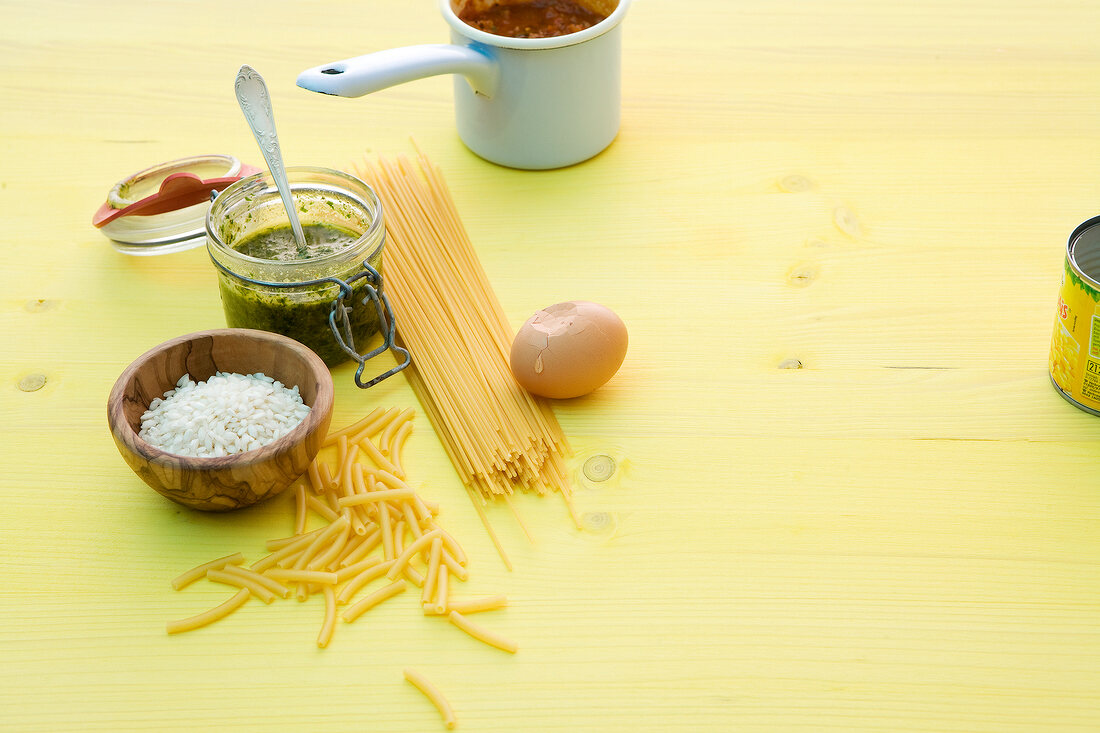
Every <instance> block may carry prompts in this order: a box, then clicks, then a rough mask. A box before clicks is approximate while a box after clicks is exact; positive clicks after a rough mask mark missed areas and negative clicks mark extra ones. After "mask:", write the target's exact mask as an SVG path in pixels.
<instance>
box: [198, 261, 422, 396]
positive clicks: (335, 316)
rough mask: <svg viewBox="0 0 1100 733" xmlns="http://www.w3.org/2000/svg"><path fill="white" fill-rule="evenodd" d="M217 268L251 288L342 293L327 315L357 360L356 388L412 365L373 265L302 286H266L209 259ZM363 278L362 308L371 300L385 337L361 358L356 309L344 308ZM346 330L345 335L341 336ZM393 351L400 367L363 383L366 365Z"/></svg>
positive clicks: (338, 338) (339, 339)
mask: <svg viewBox="0 0 1100 733" xmlns="http://www.w3.org/2000/svg"><path fill="white" fill-rule="evenodd" d="M210 259H211V261H213V263H214V265H215V266H216V267H217V268H218V269H219V270H221V271H222V272H224V273H227V274H229V275H231V276H233V277H235V278H237V279H238V280H242V281H244V282H246V283H250V284H252V285H259V286H260V287H265V288H302V287H308V286H310V285H322V284H325V283H331V284H333V285H335V286H336V287H338V288H339V289H340V292H339V294H338V295H337V296H336V299H335V300H333V301H332V308H331V309H330V310H329V314H328V325H329V328H330V329H331V330H332V336H333V338H335V339H336V343H338V344H339V345H340V348H341V349H343V350H344V352H345V353H346V354H347V355H348V356H349V357H351V358H352V359H354V360H355V361H356V362H357V363H358V364H359V368H358V369H356V370H355V384H356V386H357V387H359V388H360V389H368V388H370V387H373V386H374V385H376V384H378V383H379V382H381V381H382V380H384V379H389V378H390V377H392V376H393V375H394V374H397V373H398V372H400V371H402V370H403V369H405V367H407V366H409V364H411V363H412V357H411V356H410V355H409V351H408V349H405V348H402V347H401V346H398V345H397V343H396V336H397V323H396V318H395V317H394V314H393V307H392V306H391V305H390V301H389V298H387V297H386V294H385V293H384V292H382V275H381V273H379V272H378V270H376V269H374V268H373V267H371V266H370V264H369V263H368V262H367V261H366V260H364V261H363V262H362V263H361V264H362V266H363V271H362V272H357V273H356V274H354V275H352V276H351V277H349V278H348V279H347V280H341V279H340V278H338V277H321V278H317V279H316V280H303V281H299V282H267V281H264V280H255V279H253V278H250V277H245V276H244V275H241V274H239V273H236V272H233V271H232V270H230V269H229V268H227V267H226V266H225V265H223V264H222V263H220V262H218V260H217V259H216V258H214V257H211V258H210ZM360 278H366V279H367V283H366V286H365V289H366V291H367V297H365V298H363V301H362V303H361V305H363V306H365V305H367V301H368V300H369V301H370V302H371V303H373V304H374V309H375V312H376V313H377V314H378V323H379V324H380V326H381V328H380V331H381V333H382V345H381V346H379V347H378V348H376V349H373V350H372V351H370V352H369V353H367V354H364V355H360V354H359V353H358V352H357V351H356V350H355V336H354V335H353V334H352V331H351V319H350V318H349V317H348V313H349V312H350V311H351V310H352V308H354V307H355V306H354V305H352V306H349V305H345V304H344V301H345V299H347V298H349V297H350V296H351V294H352V290H351V283H353V282H355V281H356V280H359V279H360ZM341 330H343V333H341ZM387 350H392V351H393V352H394V354H395V355H398V364H397V365H396V366H394V367H392V368H391V369H388V370H387V371H385V372H383V373H382V374H379V375H378V376H376V377H374V378H373V379H370V380H369V381H366V382H364V381H363V370H364V368H365V367H366V365H367V362H368V361H369V360H371V359H373V358H374V357H376V356H378V355H379V354H381V353H382V352H384V351H387Z"/></svg>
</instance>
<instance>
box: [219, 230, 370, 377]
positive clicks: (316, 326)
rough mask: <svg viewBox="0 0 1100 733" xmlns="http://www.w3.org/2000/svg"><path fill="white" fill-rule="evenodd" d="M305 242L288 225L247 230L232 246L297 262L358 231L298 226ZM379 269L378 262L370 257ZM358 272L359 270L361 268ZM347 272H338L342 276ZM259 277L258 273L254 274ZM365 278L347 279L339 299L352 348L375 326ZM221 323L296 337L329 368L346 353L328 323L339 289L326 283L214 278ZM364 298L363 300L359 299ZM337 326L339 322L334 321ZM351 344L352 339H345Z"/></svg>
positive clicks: (332, 248)
mask: <svg viewBox="0 0 1100 733" xmlns="http://www.w3.org/2000/svg"><path fill="white" fill-rule="evenodd" d="M302 229H303V233H304V234H305V246H304V247H302V246H299V245H298V244H297V242H296V240H295V238H294V233H293V230H292V229H291V228H290V226H289V225H285V224H284V225H280V226H275V227H271V228H269V229H263V230H261V231H258V232H254V233H250V234H248V235H247V236H245V237H243V238H242V239H241V240H240V241H239V242H234V243H233V245H232V247H233V249H234V250H236V251H237V252H240V253H241V254H244V255H248V256H250V257H255V258H257V259H262V260H265V261H269V262H292V261H293V262H302V261H308V260H311V259H317V258H321V257H325V256H327V255H330V254H333V253H336V252H339V251H341V250H343V249H346V248H348V247H349V246H351V245H352V244H354V243H355V241H356V240H357V239H358V238H359V235H357V234H355V233H354V232H351V231H349V230H347V229H343V228H341V227H337V226H333V225H331V224H308V225H305V226H303V227H302ZM370 264H371V266H372V267H374V268H375V269H378V270H379V271H380V265H381V263H380V262H371V263H370ZM358 271H359V272H365V271H364V270H362V269H361V268H360V269H359V270H358ZM348 277H350V275H347V276H344V277H342V279H344V280H345V281H346V280H347V278H348ZM257 279H263V278H257ZM369 287H370V284H369V282H368V279H367V278H366V277H362V278H359V279H358V280H356V281H355V282H353V283H351V296H350V297H347V298H345V299H344V305H345V307H347V309H348V320H349V321H350V324H351V334H352V338H353V339H354V346H353V348H354V349H355V350H356V351H358V352H360V353H363V352H365V351H366V350H367V349H366V346H367V344H368V343H369V342H370V340H371V338H372V337H373V336H375V335H376V334H377V333H378V332H379V331H380V330H381V325H380V323H379V319H378V312H377V310H376V309H375V307H374V303H373V302H372V301H371V300H370V299H369V295H368V288H369ZM219 289H220V290H221V298H222V305H223V307H224V309H225V320H226V324H227V325H228V326H230V327H232V328H256V329H260V330H263V331H273V332H275V333H281V334H283V335H284V336H289V337H290V338H292V339H294V340H296V341H299V342H301V343H303V344H305V345H306V346H308V347H309V348H310V349H312V350H313V351H314V352H316V354H317V355H318V356H320V357H321V359H322V360H323V361H324V362H325V364H326V365H328V366H330V367H332V366H335V365H337V364H340V363H342V362H344V361H347V360H348V359H350V358H351V357H350V356H349V355H348V354H347V352H345V351H344V350H343V349H342V348H340V344H339V343H338V342H337V340H336V337H335V336H334V335H333V333H332V329H331V327H330V326H329V314H330V313H331V312H332V302H333V301H334V300H335V299H336V297H337V295H339V288H338V287H337V286H336V285H334V284H331V283H322V284H319V285H307V286H301V287H291V288H269V287H261V286H256V285H253V284H251V283H248V282H245V281H243V280H240V279H238V278H226V277H222V278H219ZM364 300H365V301H366V302H364ZM337 326H339V327H341V333H343V330H342V324H341V323H340V321H339V320H338V321H337ZM348 345H349V346H352V344H348Z"/></svg>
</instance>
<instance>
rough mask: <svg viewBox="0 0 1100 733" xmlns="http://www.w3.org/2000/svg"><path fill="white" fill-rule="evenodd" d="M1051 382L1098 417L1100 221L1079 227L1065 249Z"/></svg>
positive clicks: (1076, 403)
mask: <svg viewBox="0 0 1100 733" xmlns="http://www.w3.org/2000/svg"><path fill="white" fill-rule="evenodd" d="M1050 379H1051V381H1052V382H1053V383H1054V387H1055V388H1056V389H1057V390H1058V392H1059V393H1060V394H1061V395H1062V396H1063V397H1065V398H1066V399H1067V400H1069V401H1070V402H1071V403H1073V404H1074V405H1076V406H1077V407H1079V408H1081V409H1082V410H1084V411H1085V412H1091V413H1092V414H1094V415H1100V216H1096V217H1093V218H1092V219H1089V220H1088V221H1086V222H1085V223H1084V224H1082V225H1081V226H1079V227H1077V228H1076V229H1075V230H1074V231H1073V234H1072V235H1070V238H1069V244H1068V245H1067V246H1066V261H1065V268H1064V270H1063V273H1062V287H1061V290H1060V291H1059V293H1058V312H1057V314H1056V315H1055V317H1054V333H1053V335H1052V337H1051V342H1050Z"/></svg>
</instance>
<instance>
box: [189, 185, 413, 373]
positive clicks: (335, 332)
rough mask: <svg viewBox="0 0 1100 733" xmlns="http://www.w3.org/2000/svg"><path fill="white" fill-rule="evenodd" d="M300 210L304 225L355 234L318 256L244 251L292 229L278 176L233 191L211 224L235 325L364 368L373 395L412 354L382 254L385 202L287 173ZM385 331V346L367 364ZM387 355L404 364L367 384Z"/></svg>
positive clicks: (362, 190) (363, 190) (216, 205)
mask: <svg viewBox="0 0 1100 733" xmlns="http://www.w3.org/2000/svg"><path fill="white" fill-rule="evenodd" d="M287 178H288V179H289V181H290V188H291V193H292V196H293V200H294V207H295V209H296V211H297V213H298V218H299V220H300V221H301V223H302V226H303V227H311V226H323V227H331V228H333V229H335V230H338V231H342V232H344V233H346V234H347V237H345V238H344V241H340V242H338V243H337V244H335V245H334V246H333V247H328V248H325V249H323V250H320V251H318V252H316V253H309V252H302V251H298V252H289V253H284V254H279V255H270V257H271V258H270V259H265V258H261V257H254V256H251V255H249V254H245V253H243V252H241V251H239V250H238V247H240V246H241V245H242V243H244V242H245V241H247V240H248V239H249V238H250V237H254V236H255V235H257V234H260V233H262V232H265V231H268V230H271V229H273V228H280V227H282V228H286V227H289V219H288V218H287V214H286V209H285V208H284V206H283V202H282V199H281V198H280V196H279V191H278V189H277V188H276V186H275V184H274V181H273V180H272V178H271V175H270V174H269V173H267V172H263V173H257V174H255V175H252V176H249V177H247V178H242V179H241V180H240V181H237V182H236V183H234V184H233V185H231V186H229V187H228V188H226V189H225V190H224V191H223V192H222V193H221V194H219V195H218V197H217V198H216V199H214V202H213V203H212V204H211V205H210V210H209V212H208V213H207V216H206V238H207V249H208V250H209V253H210V258H211V260H212V261H213V262H214V265H215V266H216V267H217V268H218V285H219V289H220V291H221V299H222V307H223V309H224V310H225V321H226V324H227V325H228V326H230V327H233V328H256V329H260V330H264V331H274V332H275V333H281V334H283V335H284V336H289V337H290V338H293V339H295V340H297V341H300V342H301V343H303V344H305V345H306V346H308V347H309V348H311V349H312V350H313V351H315V352H316V353H317V355H318V356H320V357H321V358H322V359H323V360H324V362H325V363H326V364H327V365H329V366H330V367H331V366H335V365H337V364H340V363H342V362H345V361H347V360H348V359H355V360H356V361H358V362H359V365H360V371H359V373H357V374H356V382H357V383H359V386H361V387H365V386H370V385H371V384H374V383H375V382H377V381H379V380H380V379H383V378H385V377H387V376H390V374H392V373H395V372H396V371H400V369H402V368H404V366H406V365H407V363H408V353H407V352H405V351H404V350H403V349H399V348H398V347H396V346H394V344H393V337H394V323H393V315H392V311H391V310H390V309H389V304H388V301H386V299H385V296H384V295H382V275H381V272H382V249H383V246H384V244H385V239H386V227H385V221H384V217H383V214H382V204H381V202H380V201H379V199H378V196H377V194H375V192H374V191H373V190H372V189H371V188H370V187H369V186H367V184H365V183H363V182H362V181H360V180H359V179H358V178H355V177H353V176H349V175H347V174H346V173H342V172H340V171H336V170H330V169H327V168H307V167H295V168H287ZM379 333H381V334H382V336H383V338H382V344H381V346H379V347H377V348H375V349H374V350H373V351H371V352H370V353H368V354H366V355H365V356H360V354H359V353H358V352H357V349H363V348H366V347H367V346H368V345H369V344H370V343H371V342H372V341H376V340H377V336H378V334H379ZM387 348H394V349H396V350H397V351H398V352H399V353H401V354H403V355H404V357H405V360H404V363H403V364H400V365H399V366H398V367H396V368H395V369H391V370H390V371H389V372H387V373H386V374H384V375H382V376H381V377H379V378H377V379H374V380H371V382H370V383H367V384H363V383H362V382H361V381H360V376H361V372H362V367H363V363H364V362H365V361H366V360H367V359H370V358H372V357H373V356H375V355H377V354H379V353H381V352H382V351H384V350H386V349H387Z"/></svg>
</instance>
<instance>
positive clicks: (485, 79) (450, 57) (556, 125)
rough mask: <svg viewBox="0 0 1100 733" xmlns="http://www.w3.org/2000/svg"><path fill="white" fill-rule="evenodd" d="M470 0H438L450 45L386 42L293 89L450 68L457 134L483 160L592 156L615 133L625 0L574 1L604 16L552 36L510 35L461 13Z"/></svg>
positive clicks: (340, 90) (553, 163)
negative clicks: (382, 48)
mask: <svg viewBox="0 0 1100 733" xmlns="http://www.w3.org/2000/svg"><path fill="white" fill-rule="evenodd" d="M471 1H472V0H439V9H440V12H441V13H442V14H443V19H444V20H445V21H446V22H447V24H448V25H449V26H450V28H451V43H449V44H425V45H419V46H407V47H405V48H393V49H388V50H385V51H378V52H375V53H370V54H367V55H365V56H357V57H355V58H351V59H346V60H344V61H337V62H335V63H330V64H325V65H323V66H317V67H315V68H312V69H309V70H308V71H304V72H302V73H301V74H300V75H299V76H298V86H300V87H303V88H305V89H309V90H310V91H314V92H321V93H322V94H333V95H337V96H342V97H359V96H362V95H364V94H369V93H371V92H375V91H378V90H380V89H385V88H386V87H391V86H394V85H396V84H403V83H405V82H408V81H413V80H415V79H422V78H424V77H428V76H435V75H437V74H454V75H455V82H454V90H455V91H454V95H455V120H456V123H457V126H458V134H459V136H460V137H461V138H462V141H463V142H464V143H465V144H466V146H467V147H469V148H470V150H472V151H473V152H475V153H476V154H477V155H479V156H481V157H482V158H485V159H486V160H489V161H492V162H494V163H498V164H500V165H504V166H509V167H513V168H526V169H536V170H537V169H547V168H560V167H563V166H567V165H572V164H574V163H579V162H581V161H583V160H587V159H588V158H591V157H592V156H594V155H596V154H597V153H599V152H600V151H602V150H603V149H604V148H606V147H607V146H608V145H610V144H611V141H612V140H614V139H615V136H616V134H618V131H619V118H620V114H619V98H620V91H619V87H620V56H621V24H622V20H623V17H624V16H625V15H626V12H627V8H628V7H629V5H630V0H581V2H582V4H583V5H586V6H588V7H590V8H591V9H592V10H595V11H597V12H600V14H601V15H606V16H607V17H606V18H605V19H604V20H602V21H600V22H599V23H597V24H596V25H593V26H591V27H589V28H586V29H584V30H581V31H578V32H576V33H570V34H568V35H564V36H555V37H550V38H508V37H505V36H498V35H494V34H491V33H486V32H484V31H481V30H478V29H476V28H473V27H471V26H469V25H467V24H466V23H465V22H463V21H462V19H461V18H459V14H460V13H461V12H462V11H463V9H464V6H465V4H466V3H467V2H471Z"/></svg>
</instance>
